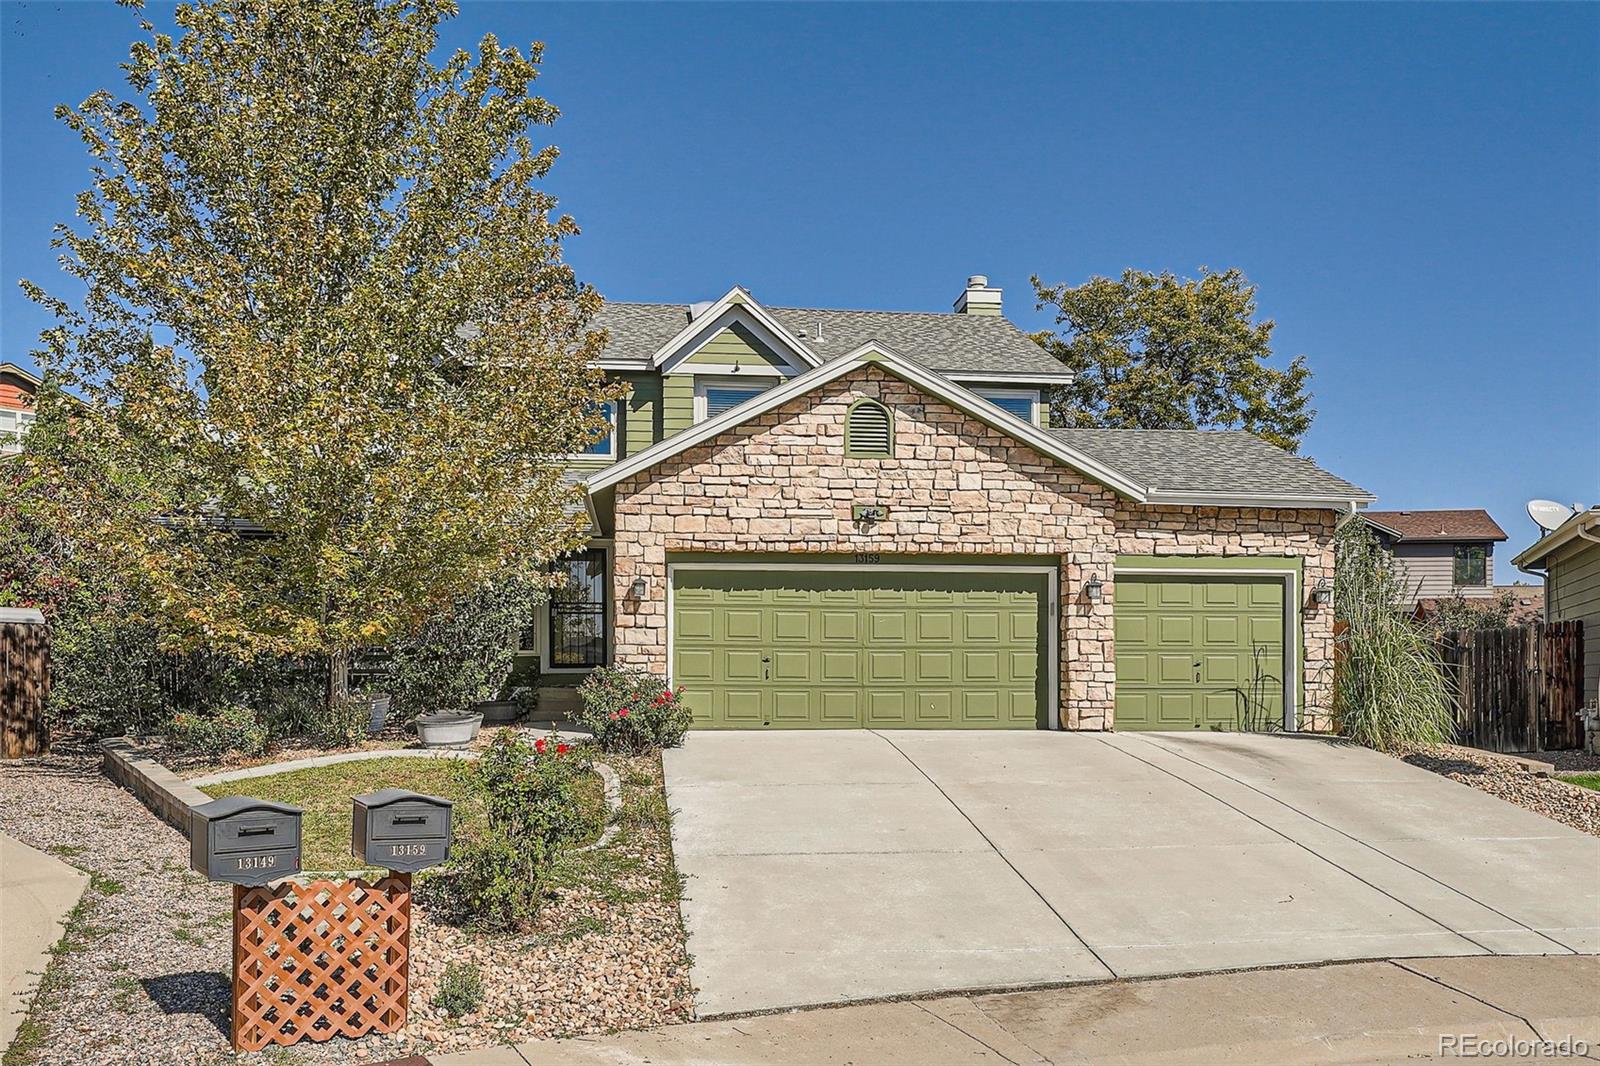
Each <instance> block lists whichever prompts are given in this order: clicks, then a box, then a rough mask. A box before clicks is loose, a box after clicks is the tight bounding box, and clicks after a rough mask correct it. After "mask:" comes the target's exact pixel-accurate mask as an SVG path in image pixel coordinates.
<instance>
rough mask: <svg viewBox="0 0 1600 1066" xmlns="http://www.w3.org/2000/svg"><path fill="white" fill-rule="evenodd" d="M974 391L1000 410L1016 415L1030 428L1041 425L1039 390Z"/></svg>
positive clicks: (981, 389) (977, 389)
mask: <svg viewBox="0 0 1600 1066" xmlns="http://www.w3.org/2000/svg"><path fill="white" fill-rule="evenodd" d="M972 391H973V392H975V393H977V394H978V395H979V396H982V397H983V398H984V399H985V400H988V401H989V402H990V403H992V404H994V405H995V406H996V407H998V408H1000V410H1002V411H1007V412H1010V413H1011V414H1014V415H1016V416H1017V417H1018V418H1020V419H1022V420H1023V421H1024V422H1026V423H1028V424H1029V425H1030V426H1037V425H1038V424H1039V390H1038V389H985V388H975V389H973V390H972Z"/></svg>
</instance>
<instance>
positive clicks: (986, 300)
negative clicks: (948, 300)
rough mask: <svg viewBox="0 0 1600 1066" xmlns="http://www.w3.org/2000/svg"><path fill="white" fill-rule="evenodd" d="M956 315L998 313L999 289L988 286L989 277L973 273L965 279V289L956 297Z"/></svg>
mask: <svg viewBox="0 0 1600 1066" xmlns="http://www.w3.org/2000/svg"><path fill="white" fill-rule="evenodd" d="M955 308H956V314H958V315H999V314H1000V290H999V289H991V288H989V279H988V278H987V277H985V276H984V275H982V274H974V275H972V276H971V277H970V278H968V279H967V291H966V292H964V293H962V294H961V295H960V296H958V297H957V298H956V303H955Z"/></svg>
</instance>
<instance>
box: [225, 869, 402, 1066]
mask: <svg viewBox="0 0 1600 1066" xmlns="http://www.w3.org/2000/svg"><path fill="white" fill-rule="evenodd" d="M410 947H411V875H410V874H406V873H393V872H391V873H390V874H389V875H388V876H386V877H383V878H381V879H380V880H378V881H376V882H368V881H364V880H361V879H360V878H351V879H349V880H340V881H312V882H310V883H308V884H306V885H298V884H296V883H294V882H293V881H283V882H280V883H279V884H277V885H274V886H266V887H260V888H251V887H245V886H243V885H235V886H234V890H233V1047H234V1050H235V1051H260V1050H261V1049H262V1048H265V1047H268V1046H269V1045H273V1044H278V1045H289V1044H296V1043H299V1042H300V1041H302V1040H313V1041H323V1040H328V1039H331V1038H333V1037H335V1036H345V1037H351V1038H354V1037H361V1036H367V1035H368V1034H371V1033H394V1032H398V1031H400V1030H401V1029H403V1028H404V1027H405V1024H406V1013H407V1006H408V1000H409V996H408V988H407V986H408V984H409V971H410V964H411V959H410Z"/></svg>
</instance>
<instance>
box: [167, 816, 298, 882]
mask: <svg viewBox="0 0 1600 1066" xmlns="http://www.w3.org/2000/svg"><path fill="white" fill-rule="evenodd" d="M300 813H301V812H300V808H299V807H291V806H289V804H287V803H274V802H272V801H271V800H263V799H254V798H252V797H250V796H226V797H224V798H222V799H218V800H212V801H211V802H210V803H202V804H201V805H200V806H198V807H195V808H193V809H192V810H191V811H190V812H189V866H190V868H191V869H193V870H194V871H195V873H201V874H205V875H206V876H207V877H208V878H210V879H211V880H213V881H228V882H231V883H232V884H236V885H265V884H270V883H271V882H273V881H276V880H279V879H280V878H284V877H289V876H290V875H292V874H297V873H299V872H300Z"/></svg>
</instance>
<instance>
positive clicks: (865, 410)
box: [844, 400, 894, 459]
mask: <svg viewBox="0 0 1600 1066" xmlns="http://www.w3.org/2000/svg"><path fill="white" fill-rule="evenodd" d="M844 453H845V454H846V455H848V456H850V457H851V458H854V459H891V458H893V457H894V416H893V415H892V414H890V413H889V409H888V408H887V407H885V406H883V404H881V403H879V402H878V401H877V400H857V401H856V402H855V403H853V404H851V405H850V410H849V411H848V412H847V413H846V414H845V425H844Z"/></svg>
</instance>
